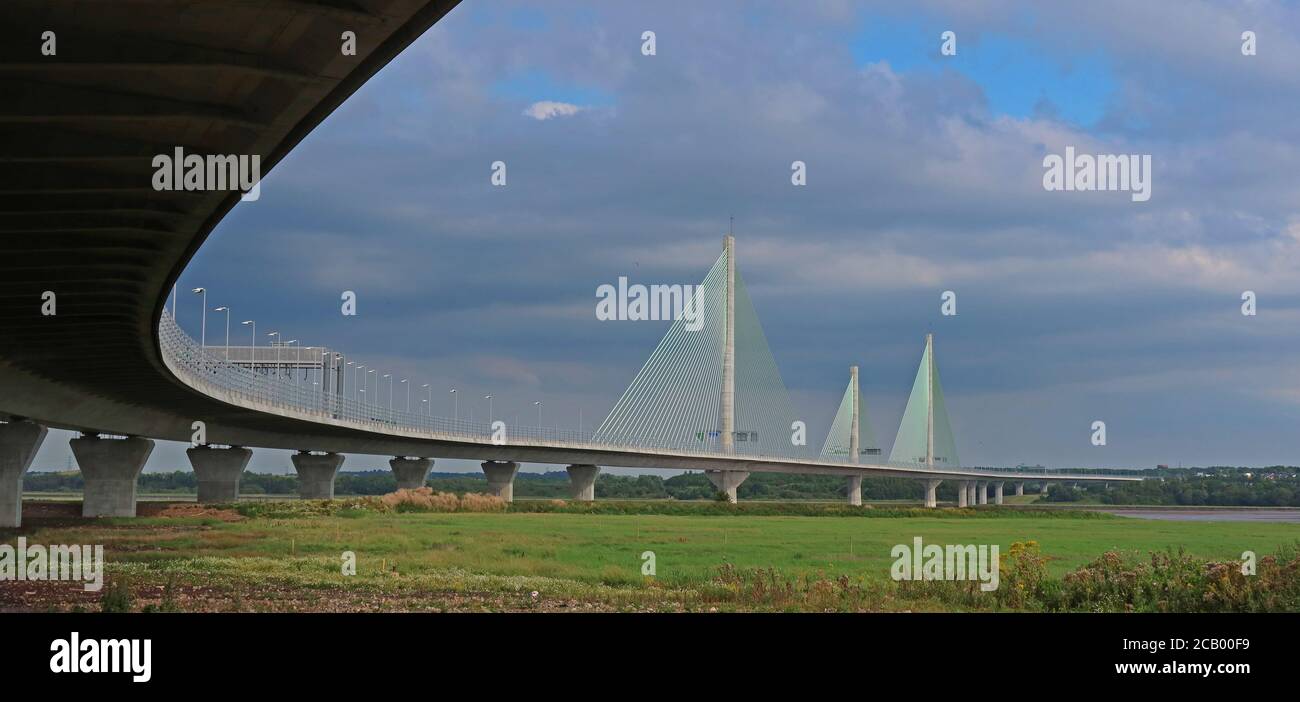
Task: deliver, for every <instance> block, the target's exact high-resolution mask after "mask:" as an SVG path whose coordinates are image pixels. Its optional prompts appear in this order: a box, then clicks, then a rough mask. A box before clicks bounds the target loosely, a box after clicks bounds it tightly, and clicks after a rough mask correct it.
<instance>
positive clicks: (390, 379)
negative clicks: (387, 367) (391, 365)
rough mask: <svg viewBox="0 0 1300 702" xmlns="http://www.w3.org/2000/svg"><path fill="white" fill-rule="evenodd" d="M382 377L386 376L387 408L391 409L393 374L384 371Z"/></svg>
mask: <svg viewBox="0 0 1300 702" xmlns="http://www.w3.org/2000/svg"><path fill="white" fill-rule="evenodd" d="M384 377H385V378H388V409H390V410H391V409H393V374H392V373H385V374H384Z"/></svg>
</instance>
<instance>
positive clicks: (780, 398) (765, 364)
mask: <svg viewBox="0 0 1300 702" xmlns="http://www.w3.org/2000/svg"><path fill="white" fill-rule="evenodd" d="M690 304H693V305H695V307H694V309H693V312H694V313H695V314H696V315H698V317H696V318H695V319H693V320H688V319H687V318H686V316H685V315H683V316H681V317H679V318H678V319H675V320H674V321H673V322H672V324H671V325H670V326H669V328H668V331H667V333H665V334H664V337H663V338H662V339H661V340H660V342H659V345H658V346H657V347H656V348H655V350H654V351H653V352H652V353H651V354H650V357H649V358H648V359H647V360H646V362H645V364H644V365H643V366H642V367H641V370H640V371H639V372H638V373H637V374H636V376H635V377H634V378H633V380H632V382H631V384H630V385H629V386H628V388H627V390H626V391H624V393H623V395H622V397H620V398H619V400H618V402H617V403H615V405H614V407H613V409H611V410H610V412H609V415H608V416H606V418H605V420H604V421H603V422H602V423H601V424H600V426H599V427H598V428H597V429H596V432H595V434H594V436H593V437H592V439H593V441H594V442H596V443H600V444H609V445H622V446H638V445H643V446H654V447H658V448H666V449H678V450H683V451H706V452H718V453H735V454H740V455H752V456H768V457H778V458H793V459H803V460H821V461H828V462H838V461H843V462H846V463H858V462H861V463H869V464H876V465H879V464H882V463H884V460H883V456H882V450H881V448H880V446H879V444H878V443H877V441H876V436H875V433H874V432H873V431H872V428H871V423H870V422H869V421H868V420H867V416H866V404H865V403H864V402H863V400H862V395H861V392H860V390H859V388H858V368H857V366H852V367H851V368H850V375H849V385H848V387H847V388H846V389H845V391H844V395H843V397H842V399H841V401H840V406H839V409H838V411H837V412H836V413H835V419H834V420H833V421H832V422H831V426H830V430H829V432H828V433H827V435H826V440H825V442H823V444H822V446H821V450H820V451H817V449H816V448H815V447H810V446H808V445H807V442H806V441H804V442H803V443H798V442H796V440H795V437H796V435H797V434H798V432H796V431H795V426H796V422H798V421H800V417H799V415H798V413H796V412H795V410H794V407H793V405H792V403H791V402H790V396H789V393H788V392H787V391H786V387H785V383H784V382H783V381H782V380H781V374H780V371H779V370H778V369H777V365H776V360H775V359H774V358H773V356H772V351H771V348H770V347H769V346H768V343H767V337H766V335H765V334H764V333H763V327H762V325H761V324H760V322H759V320H758V315H757V313H756V312H755V310H754V306H753V303H752V301H751V300H750V297H749V293H748V291H747V290H746V288H745V282H744V279H743V278H742V277H741V275H740V272H739V270H738V269H737V266H736V250H735V240H734V238H733V237H731V236H730V235H728V236H726V237H724V239H723V250H722V253H721V255H719V256H718V259H717V260H716V261H714V263H713V266H712V267H711V268H710V269H709V272H708V273H707V274H706V275H705V276H704V281H703V282H702V283H701V284H700V285H699V286H698V287H697V288H696V292H695V295H694V299H693V300H692V301H691V303H690ZM918 432H919V433H918ZM889 463H901V464H907V465H909V466H917V465H926V466H934V465H937V466H942V467H946V468H955V467H957V466H958V465H959V463H958V462H957V453H956V448H955V446H954V444H953V438H952V431H951V427H950V425H949V423H948V416H947V411H946V408H945V406H944V404H943V395H942V391H941V390H940V389H939V381H938V373H937V371H936V369H935V367H934V358H933V343H932V337H931V336H930V335H927V336H926V346H925V352H924V354H923V355H922V359H921V368H920V370H919V371H918V373H917V378H916V382H915V383H914V384H913V388H912V395H911V397H910V398H909V400H908V405H907V410H906V411H905V413H904V417H903V423H902V425H901V426H900V428H899V432H898V437H897V439H896V440H895V442H894V447H893V451H892V453H891V454H890V457H889Z"/></svg>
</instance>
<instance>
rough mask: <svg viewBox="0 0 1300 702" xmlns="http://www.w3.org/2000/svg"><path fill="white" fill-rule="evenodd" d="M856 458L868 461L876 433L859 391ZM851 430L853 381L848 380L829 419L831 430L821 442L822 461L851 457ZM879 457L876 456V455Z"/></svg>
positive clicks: (873, 448) (844, 459) (864, 461)
mask: <svg viewBox="0 0 1300 702" xmlns="http://www.w3.org/2000/svg"><path fill="white" fill-rule="evenodd" d="M857 399H858V454H859V456H858V460H859V462H862V463H869V462H870V460H868V458H869V457H871V456H874V455H875V454H873V453H872V451H873V450H875V449H876V447H877V445H876V433H875V432H874V431H872V429H871V422H869V421H867V405H866V403H864V402H863V401H862V395H861V393H859V394H858V398H857ZM852 432H853V381H849V385H848V387H846V388H844V396H843V397H841V398H840V407H839V409H838V410H836V411H835V419H834V420H833V421H831V430H830V431H829V432H827V434H826V442H825V443H824V444H822V451H821V454H820V457H821V460H823V461H847V460H850V459H851V456H850V455H849V437H850V436H851V434H852ZM876 458H877V459H878V458H879V457H878V456H877V457H876Z"/></svg>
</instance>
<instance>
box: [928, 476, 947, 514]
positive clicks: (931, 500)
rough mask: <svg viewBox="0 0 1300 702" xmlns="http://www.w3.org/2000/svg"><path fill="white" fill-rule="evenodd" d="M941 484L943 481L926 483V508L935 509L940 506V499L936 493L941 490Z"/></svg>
mask: <svg viewBox="0 0 1300 702" xmlns="http://www.w3.org/2000/svg"><path fill="white" fill-rule="evenodd" d="M941 482H943V481H942V480H927V481H925V506H926V507H930V508H934V507H938V506H939V497H938V496H937V495H936V491H937V490H938V489H939V483H941Z"/></svg>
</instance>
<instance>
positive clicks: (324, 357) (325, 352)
mask: <svg viewBox="0 0 1300 702" xmlns="http://www.w3.org/2000/svg"><path fill="white" fill-rule="evenodd" d="M329 365H332V364H331V363H330V352H329V349H321V350H320V389H321V392H325V366H329Z"/></svg>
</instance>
